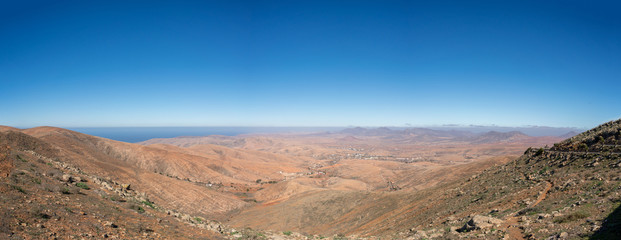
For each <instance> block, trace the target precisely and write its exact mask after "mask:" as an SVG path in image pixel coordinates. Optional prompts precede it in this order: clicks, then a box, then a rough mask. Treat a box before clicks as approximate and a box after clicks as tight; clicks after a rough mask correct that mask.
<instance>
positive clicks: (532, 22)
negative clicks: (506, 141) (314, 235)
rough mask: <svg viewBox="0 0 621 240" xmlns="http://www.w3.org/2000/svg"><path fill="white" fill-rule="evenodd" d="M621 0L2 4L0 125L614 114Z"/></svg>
mask: <svg viewBox="0 0 621 240" xmlns="http://www.w3.org/2000/svg"><path fill="white" fill-rule="evenodd" d="M620 12H621V5H619V4H618V3H614V2H603V1H602V2H597V1H455V2H450V1H360V0H356V1H256V0H252V1H192V2H183V3H182V2H181V1H170V2H167V3H166V2H159V1H2V2H0V82H1V85H0V86H1V88H0V91H1V95H0V109H1V110H0V124H1V125H10V126H17V127H32V126H38V125H53V126H61V127H96V126H349V125H360V126H405V125H406V124H411V125H414V126H426V125H441V124H465V125H467V124H477V125H489V124H496V125H503V126H524V125H545V126H557V127H560V126H564V127H580V128H590V127H593V126H595V125H598V124H599V123H602V122H604V121H608V120H612V119H616V118H619V117H621V14H619V13H620Z"/></svg>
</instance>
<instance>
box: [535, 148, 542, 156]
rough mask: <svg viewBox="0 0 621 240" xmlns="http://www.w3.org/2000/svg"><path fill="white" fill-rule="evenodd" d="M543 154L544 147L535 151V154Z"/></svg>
mask: <svg viewBox="0 0 621 240" xmlns="http://www.w3.org/2000/svg"><path fill="white" fill-rule="evenodd" d="M541 154H543V148H539V150H537V152H536V153H535V156H539V155H541Z"/></svg>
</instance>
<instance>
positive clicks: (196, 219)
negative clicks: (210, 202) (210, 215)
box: [194, 217, 203, 223]
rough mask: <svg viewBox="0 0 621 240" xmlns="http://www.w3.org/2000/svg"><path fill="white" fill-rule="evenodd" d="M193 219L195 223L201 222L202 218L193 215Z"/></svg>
mask: <svg viewBox="0 0 621 240" xmlns="http://www.w3.org/2000/svg"><path fill="white" fill-rule="evenodd" d="M194 221H195V222H197V223H203V219H202V218H199V217H195V218H194Z"/></svg>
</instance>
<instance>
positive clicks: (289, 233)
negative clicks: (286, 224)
mask: <svg viewBox="0 0 621 240" xmlns="http://www.w3.org/2000/svg"><path fill="white" fill-rule="evenodd" d="M282 234H285V235H286V236H290V235H291V234H292V232H291V231H284V232H282Z"/></svg>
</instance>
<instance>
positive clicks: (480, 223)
mask: <svg viewBox="0 0 621 240" xmlns="http://www.w3.org/2000/svg"><path fill="white" fill-rule="evenodd" d="M502 222H503V221H502V220H500V219H498V218H493V217H487V216H481V215H475V216H474V217H472V219H470V221H468V222H467V223H466V224H464V226H463V227H461V229H459V230H460V232H467V231H472V230H480V229H491V228H493V227H498V226H500V224H502Z"/></svg>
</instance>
